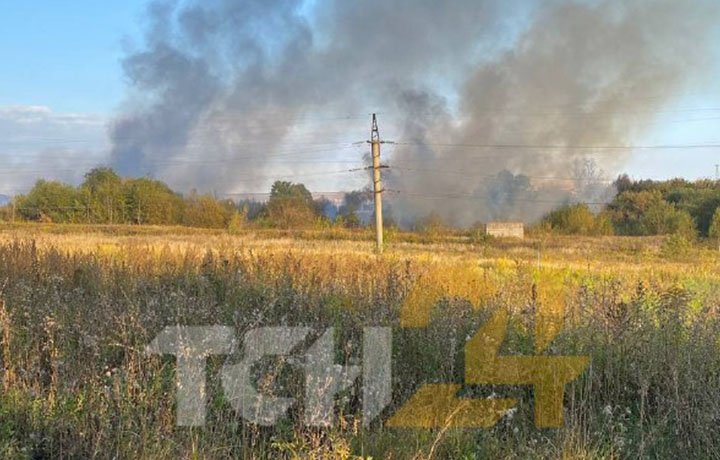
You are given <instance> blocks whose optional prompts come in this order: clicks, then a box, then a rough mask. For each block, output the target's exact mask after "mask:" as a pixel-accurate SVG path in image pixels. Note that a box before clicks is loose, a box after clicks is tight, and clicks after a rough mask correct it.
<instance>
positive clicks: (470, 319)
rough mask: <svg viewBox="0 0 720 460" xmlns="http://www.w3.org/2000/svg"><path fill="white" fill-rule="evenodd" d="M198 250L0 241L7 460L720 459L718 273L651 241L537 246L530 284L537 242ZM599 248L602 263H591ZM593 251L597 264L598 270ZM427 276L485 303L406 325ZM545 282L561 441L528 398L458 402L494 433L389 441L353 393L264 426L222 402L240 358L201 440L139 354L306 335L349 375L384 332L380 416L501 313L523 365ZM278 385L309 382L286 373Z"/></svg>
mask: <svg viewBox="0 0 720 460" xmlns="http://www.w3.org/2000/svg"><path fill="white" fill-rule="evenodd" d="M194 238H196V236H194V235H189V236H186V237H178V239H177V241H174V240H172V239H170V238H168V237H166V236H161V237H158V240H154V239H152V238H149V237H148V236H142V237H136V236H112V235H110V236H108V235H105V236H96V237H88V236H87V235H78V236H77V237H73V236H72V235H47V234H46V235H37V240H33V239H27V238H19V237H16V236H10V237H5V238H3V239H2V241H1V242H0V289H1V291H0V327H1V328H2V331H1V333H0V358H1V364H2V366H1V368H2V393H1V394H0V422H1V423H0V458H59V457H61V458H159V459H163V458H232V457H237V458H253V459H254V458H258V459H264V458H268V459H269V458H360V457H362V458H370V457H372V458H376V459H380V458H396V459H403V458H429V457H432V458H465V459H479V458H539V457H540V458H638V457H640V458H645V457H647V458H676V457H681V456H684V457H689V458H715V457H716V452H718V450H719V449H720V430H718V429H717V426H718V422H720V354H719V353H718V351H719V350H718V347H720V322H719V321H718V311H719V309H720V302H719V301H718V299H720V298H719V297H718V293H720V280H719V279H718V277H717V276H716V275H715V274H714V272H713V271H712V270H711V268H712V267H713V265H712V263H713V262H707V263H704V264H701V263H699V262H695V263H693V262H687V261H685V260H678V261H676V262H662V261H661V259H660V257H661V256H660V255H659V254H660V250H661V249H660V245H659V244H657V245H655V243H652V242H650V243H647V245H646V246H643V247H639V248H635V249H633V248H632V246H629V245H630V243H628V242H626V241H627V240H622V239H612V240H606V239H603V240H583V241H584V243H583V244H582V245H580V244H577V245H576V246H575V247H574V248H572V251H570V252H568V251H567V249H568V247H567V245H563V244H562V243H558V242H556V241H554V240H551V241H547V242H546V244H545V246H544V247H543V251H544V252H543V253H542V255H541V257H542V258H541V264H540V268H538V263H537V260H536V257H537V255H536V252H537V249H536V247H538V245H539V244H540V243H539V242H537V241H534V242H531V243H523V244H517V245H511V246H507V245H505V243H503V242H497V244H496V243H493V242H490V243H488V245H489V246H487V247H486V248H478V247H475V248H473V249H468V248H467V247H464V246H463V247H455V246H452V245H447V246H442V247H438V248H427V247H423V248H417V247H414V246H412V245H410V243H407V244H408V246H402V247H401V248H399V249H397V250H395V251H392V250H391V251H390V253H389V254H388V256H387V257H385V258H376V257H374V256H371V253H370V251H369V248H370V245H369V244H368V245H367V247H366V246H365V245H364V244H365V243H362V242H360V243H351V242H347V243H343V242H322V241H318V242H307V241H305V242H301V241H298V240H294V241H290V242H287V243H286V244H284V243H283V242H281V241H273V240H271V241H270V242H268V241H265V240H263V239H262V238H250V239H226V237H222V236H219V237H217V238H218V239H217V240H212V241H210V242H208V241H206V238H204V237H199V240H195V239H194ZM80 241H82V242H84V243H83V244H80ZM607 245H613V247H614V251H613V255H612V256H609V255H608V254H607V253H600V251H599V249H598V248H599V247H603V246H607ZM211 248H212V249H211ZM329 248H330V249H329ZM483 251H484V252H483ZM703 254H704V253H703ZM501 255H505V256H509V257H501ZM595 255H597V258H598V259H607V260H608V261H609V262H608V263H606V264H604V266H603V267H601V268H599V267H597V266H595V265H593V263H592V261H593V260H595V257H594V256H595ZM707 257H709V256H707V255H703V256H702V257H701V258H702V259H703V260H706V258H707ZM634 260H635V261H637V263H636V264H635V265H633V262H632V261H634ZM687 267H692V268H691V269H687ZM438 268H441V269H447V270H448V271H451V272H452V273H453V276H455V277H457V278H463V277H464V279H465V282H466V283H467V284H468V285H469V286H473V285H477V286H479V287H480V289H479V292H478V295H477V297H476V298H474V299H471V300H472V301H473V302H470V301H468V300H467V299H464V298H463V297H462V296H460V295H457V296H452V294H453V293H449V294H450V295H451V296H448V297H445V298H444V299H443V300H442V301H440V302H439V303H438V304H437V305H436V306H435V309H434V310H433V314H432V318H431V326H430V327H429V328H427V329H402V328H400V327H399V317H400V309H401V307H402V305H403V302H404V301H405V299H406V298H407V297H408V295H409V293H410V292H411V288H412V287H413V285H414V283H415V282H416V281H417V280H418V278H420V277H421V276H423V275H424V274H425V275H426V274H428V273H432V272H435V271H436V270H437V269H438ZM538 280H549V281H547V282H550V281H552V282H554V283H559V284H560V285H561V286H562V287H563V288H562V289H560V290H554V291H553V292H557V294H556V295H558V296H560V295H562V296H564V299H563V300H564V302H565V305H566V312H565V328H564V329H563V331H562V333H561V334H560V336H559V337H558V338H557V339H556V340H555V341H554V342H553V343H552V344H551V346H550V348H549V351H548V352H549V353H552V354H586V355H589V356H590V357H591V359H592V362H591V365H590V367H589V368H588V369H587V370H586V372H585V373H584V374H583V375H582V376H581V377H580V378H579V379H578V380H577V381H575V382H573V383H572V384H570V385H568V387H567V388H566V400H565V408H566V414H565V426H564V427H563V428H561V429H554V430H546V429H537V428H535V426H534V422H533V397H532V390H531V389H530V388H527V387H523V386H493V387H484V386H474V387H468V388H466V390H465V394H467V395H468V396H473V397H488V396H490V395H493V394H495V395H498V396H500V397H516V398H518V399H519V400H520V403H519V405H518V406H517V410H516V411H514V412H513V413H512V414H511V415H510V416H507V417H505V418H504V419H503V420H502V421H501V422H500V423H499V424H498V426H496V427H494V428H491V429H486V430H470V429H450V430H440V429H437V430H420V429H413V428H406V429H391V428H386V427H383V426H382V420H380V421H378V422H376V423H374V424H373V425H372V426H371V427H370V428H368V429H363V428H362V426H361V420H360V418H359V416H360V410H361V404H360V394H361V391H360V388H359V386H356V387H355V388H353V390H352V391H350V392H348V393H347V394H344V395H342V398H340V399H339V401H338V409H337V415H338V420H339V422H338V423H337V424H336V425H335V426H334V427H332V428H329V429H318V428H312V427H307V426H304V425H303V422H302V412H301V406H300V407H296V408H294V409H292V410H291V413H290V417H289V418H288V419H287V420H284V421H283V422H282V423H280V424H278V425H277V426H275V427H271V428H267V427H259V426H255V425H252V424H249V423H246V422H244V421H243V420H242V419H241V418H239V416H238V414H236V413H235V412H233V410H232V409H231V407H230V405H229V404H228V403H227V401H226V400H225V397H224V395H223V391H222V388H221V386H220V379H219V375H218V373H219V369H220V367H221V366H222V365H223V364H225V363H226V362H233V361H234V360H235V359H237V358H236V357H234V356H231V357H213V358H211V359H210V360H209V366H208V384H209V391H210V396H209V398H208V401H209V402H208V420H207V425H206V426H205V427H202V428H183V427H177V426H175V390H174V389H175V380H174V379H175V362H174V359H173V358H172V357H170V356H168V357H158V356H148V355H146V354H145V352H144V346H145V345H146V344H148V343H149V342H150V341H151V340H152V339H153V338H154V337H155V336H156V335H157V334H158V333H159V332H160V331H161V330H162V329H163V328H164V327H165V326H168V325H175V324H186V325H216V324H220V325H226V326H233V327H235V328H236V329H237V331H238V334H239V335H241V334H242V333H243V332H244V331H247V330H248V329H250V328H253V327H258V326H268V325H313V326H316V327H317V328H318V329H320V328H323V327H336V328H338V334H337V335H338V337H339V338H340V339H341V340H339V345H338V356H337V360H338V362H339V363H342V362H350V361H351V360H352V359H353V357H357V356H359V355H360V351H359V350H360V347H361V333H362V327H364V326H373V325H383V326H392V327H393V328H394V330H393V334H394V338H393V391H394V393H393V405H392V407H390V408H388V410H387V411H386V412H385V413H384V414H383V417H382V419H383V420H384V419H387V417H389V416H390V415H391V414H392V413H393V411H394V410H395V409H396V408H398V407H399V406H400V405H401V404H402V403H403V402H404V401H405V400H407V398H409V397H410V396H411V395H412V394H413V393H414V391H415V390H417V389H418V388H419V387H420V386H421V385H422V384H424V383H427V382H442V383H451V382H457V383H461V382H463V380H464V376H463V369H464V359H465V357H464V356H463V352H462V351H463V347H464V344H465V342H466V340H467V339H468V338H469V337H470V336H472V334H473V332H474V331H476V330H477V329H478V328H479V327H480V326H481V325H482V324H483V323H484V321H486V319H487V318H488V317H489V315H490V314H491V312H492V311H493V310H494V309H496V308H507V309H508V310H509V311H510V313H511V326H510V330H509V331H508V335H507V337H506V341H505V343H504V345H503V348H502V351H501V352H502V353H503V354H532V353H534V345H533V327H534V312H535V304H536V302H537V297H536V296H537V290H536V287H537V286H536V283H538V282H541V281H538ZM425 282H428V281H427V280H426V281H425ZM438 282H440V281H438ZM276 364H277V363H274V364H273V365H276ZM287 379H288V382H287V386H288V388H295V387H298V386H300V385H302V381H301V379H300V378H299V377H298V376H297V375H294V374H293V373H292V372H290V371H288V375H287Z"/></svg>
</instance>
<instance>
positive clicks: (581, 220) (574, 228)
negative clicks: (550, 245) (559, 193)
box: [540, 203, 613, 235]
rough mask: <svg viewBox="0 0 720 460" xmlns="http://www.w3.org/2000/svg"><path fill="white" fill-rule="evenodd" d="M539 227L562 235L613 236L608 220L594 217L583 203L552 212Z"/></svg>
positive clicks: (603, 216)
mask: <svg viewBox="0 0 720 460" xmlns="http://www.w3.org/2000/svg"><path fill="white" fill-rule="evenodd" d="M540 225H541V228H543V229H547V230H550V231H552V232H555V233H560V234H563V235H612V234H613V228H612V224H611V222H610V219H608V217H607V216H605V215H599V216H596V215H595V214H593V213H592V211H590V209H589V208H588V206H587V205H586V204H584V203H583V204H575V205H571V206H565V207H563V208H560V209H557V210H555V211H552V212H551V213H550V214H548V215H547V216H546V217H545V218H544V219H543V221H542V222H541V224H540Z"/></svg>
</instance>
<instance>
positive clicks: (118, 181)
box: [78, 168, 126, 224]
mask: <svg viewBox="0 0 720 460" xmlns="http://www.w3.org/2000/svg"><path fill="white" fill-rule="evenodd" d="M78 192H79V193H80V196H81V197H82V199H83V201H85V204H86V205H87V206H88V208H89V218H90V220H91V222H94V223H106V224H112V223H118V222H124V221H125V219H126V216H125V213H126V212H125V211H126V209H125V198H126V197H125V194H124V193H123V180H122V178H121V177H120V176H118V175H117V174H116V173H115V171H113V170H112V169H110V168H95V169H92V170H90V171H89V172H88V173H87V174H85V181H84V182H83V183H82V185H81V186H80V189H79V191H78Z"/></svg>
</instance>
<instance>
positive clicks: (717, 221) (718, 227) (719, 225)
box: [708, 207, 720, 239]
mask: <svg viewBox="0 0 720 460" xmlns="http://www.w3.org/2000/svg"><path fill="white" fill-rule="evenodd" d="M708 236H709V237H710V238H715V239H720V207H718V208H716V209H715V212H714V213H713V217H712V220H711V222H710V229H709V230H708Z"/></svg>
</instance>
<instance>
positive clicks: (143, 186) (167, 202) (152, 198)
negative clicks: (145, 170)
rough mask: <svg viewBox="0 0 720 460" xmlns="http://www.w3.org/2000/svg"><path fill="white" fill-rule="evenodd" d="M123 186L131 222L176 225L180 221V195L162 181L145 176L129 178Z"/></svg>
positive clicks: (181, 206) (181, 213) (181, 210)
mask: <svg viewBox="0 0 720 460" xmlns="http://www.w3.org/2000/svg"><path fill="white" fill-rule="evenodd" d="M123 188H124V196H125V201H126V203H127V212H128V217H129V220H130V221H131V222H134V223H136V224H149V225H178V224H180V223H181V222H182V215H183V205H184V202H183V199H182V196H180V195H179V194H177V193H175V192H173V191H172V190H171V189H170V188H169V187H168V186H167V185H165V184H164V183H162V182H160V181H156V180H152V179H146V178H140V179H130V180H128V181H126V182H125V186H124V187H123Z"/></svg>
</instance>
